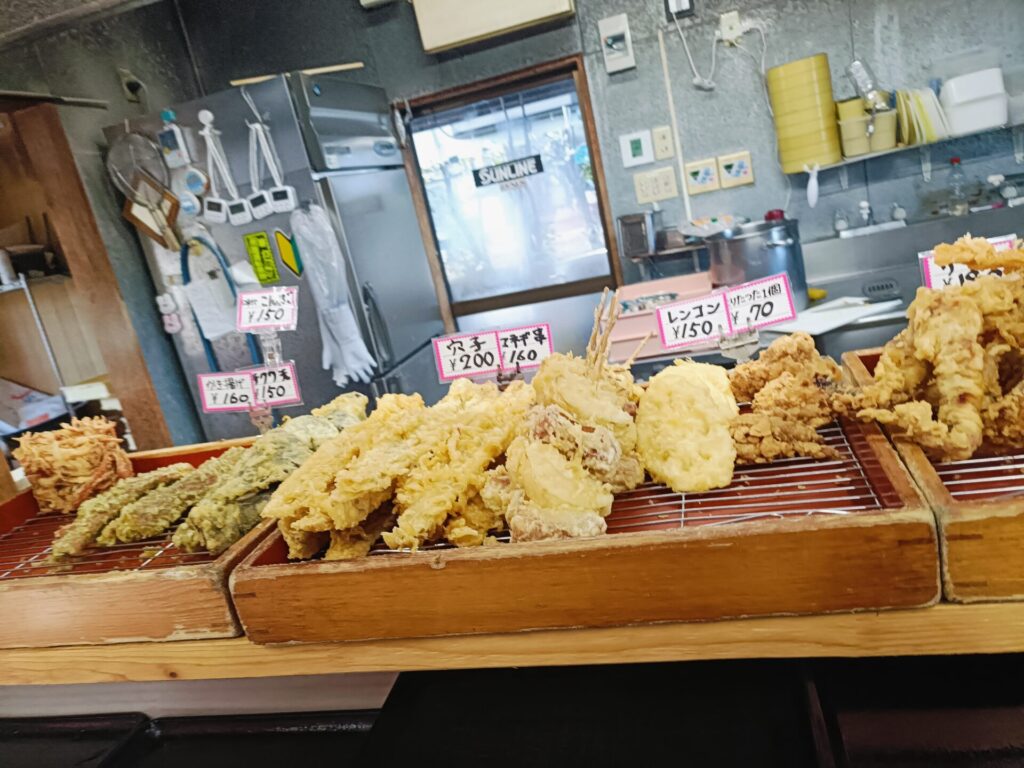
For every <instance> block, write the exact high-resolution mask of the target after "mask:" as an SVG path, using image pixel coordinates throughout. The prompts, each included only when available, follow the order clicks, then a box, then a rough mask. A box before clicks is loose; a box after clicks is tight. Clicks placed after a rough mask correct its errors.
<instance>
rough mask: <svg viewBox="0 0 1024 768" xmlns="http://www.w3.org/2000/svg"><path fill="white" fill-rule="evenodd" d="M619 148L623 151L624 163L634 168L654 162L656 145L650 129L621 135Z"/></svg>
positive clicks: (625, 166)
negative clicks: (652, 139) (654, 145)
mask: <svg viewBox="0 0 1024 768" xmlns="http://www.w3.org/2000/svg"><path fill="white" fill-rule="evenodd" d="M619 149H620V150H621V151H622V165H623V167H624V168H633V167H635V166H638V165H646V164H647V163H653V162H654V147H653V145H652V142H651V132H650V131H636V132H635V133H624V134H622V135H621V136H619Z"/></svg>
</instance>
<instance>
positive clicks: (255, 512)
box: [174, 491, 270, 555]
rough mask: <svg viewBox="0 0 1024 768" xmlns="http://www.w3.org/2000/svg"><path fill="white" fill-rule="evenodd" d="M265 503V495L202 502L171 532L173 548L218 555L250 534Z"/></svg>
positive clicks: (268, 497)
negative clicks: (203, 551)
mask: <svg viewBox="0 0 1024 768" xmlns="http://www.w3.org/2000/svg"><path fill="white" fill-rule="evenodd" d="M268 501H270V492H269V491H264V492H262V493H257V494H256V495H255V496H252V497H250V498H247V499H242V500H236V501H211V500H208V499H205V498H204V499H203V501H201V502H200V503H199V504H197V505H196V506H195V507H194V508H193V509H192V511H191V512H190V513H189V516H188V517H187V518H186V519H185V522H183V523H182V524H181V525H180V526H178V530H176V531H175V532H174V546H176V547H177V548H178V549H181V550H183V551H185V552H198V551H199V550H202V549H205V550H206V551H207V552H209V553H210V554H212V555H216V554H220V553H221V552H223V551H224V550H225V549H227V548H228V547H230V546H231V545H232V544H234V543H235V542H236V541H238V540H239V539H240V538H242V537H243V536H244V535H245V534H247V533H248V532H249V531H250V530H252V528H253V527H254V526H255V525H256V523H258V522H259V521H260V512H262V511H263V508H264V507H265V506H266V505H267V502H268Z"/></svg>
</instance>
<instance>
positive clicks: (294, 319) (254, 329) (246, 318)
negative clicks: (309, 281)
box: [235, 286, 299, 333]
mask: <svg viewBox="0 0 1024 768" xmlns="http://www.w3.org/2000/svg"><path fill="white" fill-rule="evenodd" d="M237 307H238V313H237V317H236V322H235V325H236V327H237V329H238V330H239V331H240V332H242V333H261V332H267V331H294V330H295V326H296V325H297V323H298V318H299V289H298V288H296V287H295V286H283V287H280V288H269V289H267V290H264V291H242V292H241V293H239V294H238V302H237Z"/></svg>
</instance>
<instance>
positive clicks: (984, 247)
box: [934, 234, 1024, 271]
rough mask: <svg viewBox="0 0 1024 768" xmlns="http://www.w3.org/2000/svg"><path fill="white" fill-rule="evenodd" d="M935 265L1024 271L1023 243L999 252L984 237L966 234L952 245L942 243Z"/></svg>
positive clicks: (936, 249) (936, 253) (938, 249)
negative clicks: (962, 265)
mask: <svg viewBox="0 0 1024 768" xmlns="http://www.w3.org/2000/svg"><path fill="white" fill-rule="evenodd" d="M934 259H935V264H936V265H937V266H940V267H946V266H949V265H950V264H965V265H966V266H968V267H970V268H971V269H978V270H982V269H1005V270H1010V271H1015V270H1020V269H1024V250H1021V241H1020V240H1018V241H1017V242H1016V246H1015V247H1014V248H1012V249H1009V250H1006V251H997V250H996V249H995V246H993V245H992V243H990V242H989V241H988V240H986V239H985V238H984V237H971V236H970V234H966V235H964V236H963V237H961V238H960V239H959V240H957V241H956V242H955V243H953V244H952V245H950V244H949V243H942V244H941V245H937V246H935V253H934Z"/></svg>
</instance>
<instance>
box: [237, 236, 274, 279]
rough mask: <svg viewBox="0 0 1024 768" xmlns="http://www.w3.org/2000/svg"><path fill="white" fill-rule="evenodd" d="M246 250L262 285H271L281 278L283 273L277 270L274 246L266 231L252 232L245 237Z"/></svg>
mask: <svg viewBox="0 0 1024 768" xmlns="http://www.w3.org/2000/svg"><path fill="white" fill-rule="evenodd" d="M243 239H244V240H245V251H246V253H248V254H249V262H250V263H251V264H252V269H253V272H255V273H256V279H257V280H259V281H260V285H270V284H271V283H276V282H278V281H279V280H280V279H281V273H280V272H278V271H277V262H276V261H274V248H273V246H271V245H270V238H269V237H267V233H266V232H250V233H249V234H248V235H246V236H245V237H244V238H243Z"/></svg>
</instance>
